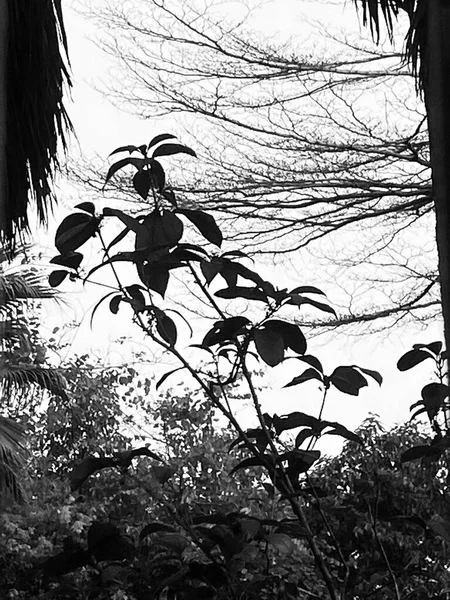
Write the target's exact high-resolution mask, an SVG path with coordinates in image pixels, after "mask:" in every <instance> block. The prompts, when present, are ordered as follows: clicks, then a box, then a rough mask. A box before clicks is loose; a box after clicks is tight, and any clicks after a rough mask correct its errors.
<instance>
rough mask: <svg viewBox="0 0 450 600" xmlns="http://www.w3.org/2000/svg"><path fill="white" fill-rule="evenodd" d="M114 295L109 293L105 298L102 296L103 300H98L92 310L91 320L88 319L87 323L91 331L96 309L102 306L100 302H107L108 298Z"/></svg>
mask: <svg viewBox="0 0 450 600" xmlns="http://www.w3.org/2000/svg"><path fill="white" fill-rule="evenodd" d="M115 293H116V292H109V294H106V295H105V296H103V298H100V300H99V301H98V302H97V304H96V305H95V306H94V308H93V309H92V313H91V318H90V321H89V325H90V327H91V329H92V323H93V321H94V315H95V313H96V312H97V310H98V308H99V307H100V305H101V304H102V302H104V301H105V300H107V299H108V298H109V297H110V296H112V295H113V294H115Z"/></svg>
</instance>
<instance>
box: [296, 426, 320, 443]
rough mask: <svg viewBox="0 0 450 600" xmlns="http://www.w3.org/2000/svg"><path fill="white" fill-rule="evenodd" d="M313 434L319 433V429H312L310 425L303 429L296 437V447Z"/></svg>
mask: <svg viewBox="0 0 450 600" xmlns="http://www.w3.org/2000/svg"><path fill="white" fill-rule="evenodd" d="M313 435H317V431H316V432H314V431H313V430H312V429H310V428H309V427H308V428H306V429H302V430H301V431H300V432H299V433H298V434H297V437H296V438H295V447H296V448H299V447H300V446H301V445H302V444H303V442H304V441H305V440H307V439H308V438H310V437H312V436H313Z"/></svg>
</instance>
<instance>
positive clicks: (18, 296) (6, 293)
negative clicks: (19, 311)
mask: <svg viewBox="0 0 450 600" xmlns="http://www.w3.org/2000/svg"><path fill="white" fill-rule="evenodd" d="M57 296H58V292H57V290H54V289H53V288H50V287H49V286H48V285H47V284H46V283H43V280H42V276H41V275H40V273H38V272H36V271H35V270H32V269H29V270H21V271H20V272H18V273H1V272H0V314H5V313H7V312H8V310H9V308H10V307H11V306H13V305H14V304H16V303H17V302H19V301H28V300H45V299H55V298H57Z"/></svg>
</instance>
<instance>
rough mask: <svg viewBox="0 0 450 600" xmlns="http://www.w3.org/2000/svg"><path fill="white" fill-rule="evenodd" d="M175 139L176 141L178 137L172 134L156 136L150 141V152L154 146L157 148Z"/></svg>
mask: <svg viewBox="0 0 450 600" xmlns="http://www.w3.org/2000/svg"><path fill="white" fill-rule="evenodd" d="M174 139H176V136H175V135H172V134H170V133H161V134H159V135H155V137H154V138H152V139H151V140H150V143H149V145H148V150H150V148H153V146H156V144H159V143H161V142H165V141H166V140H174Z"/></svg>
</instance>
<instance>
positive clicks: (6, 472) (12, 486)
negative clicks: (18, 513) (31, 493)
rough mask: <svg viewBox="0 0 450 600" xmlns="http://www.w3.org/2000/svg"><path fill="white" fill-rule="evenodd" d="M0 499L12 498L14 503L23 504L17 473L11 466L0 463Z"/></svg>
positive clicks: (22, 493) (23, 495)
mask: <svg viewBox="0 0 450 600" xmlns="http://www.w3.org/2000/svg"><path fill="white" fill-rule="evenodd" d="M0 497H6V498H12V500H14V501H15V502H20V503H22V502H24V500H25V493H24V491H23V488H22V486H21V484H20V481H19V477H18V473H17V471H16V469H15V468H13V467H12V466H11V465H9V464H7V463H4V462H1V461H0Z"/></svg>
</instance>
